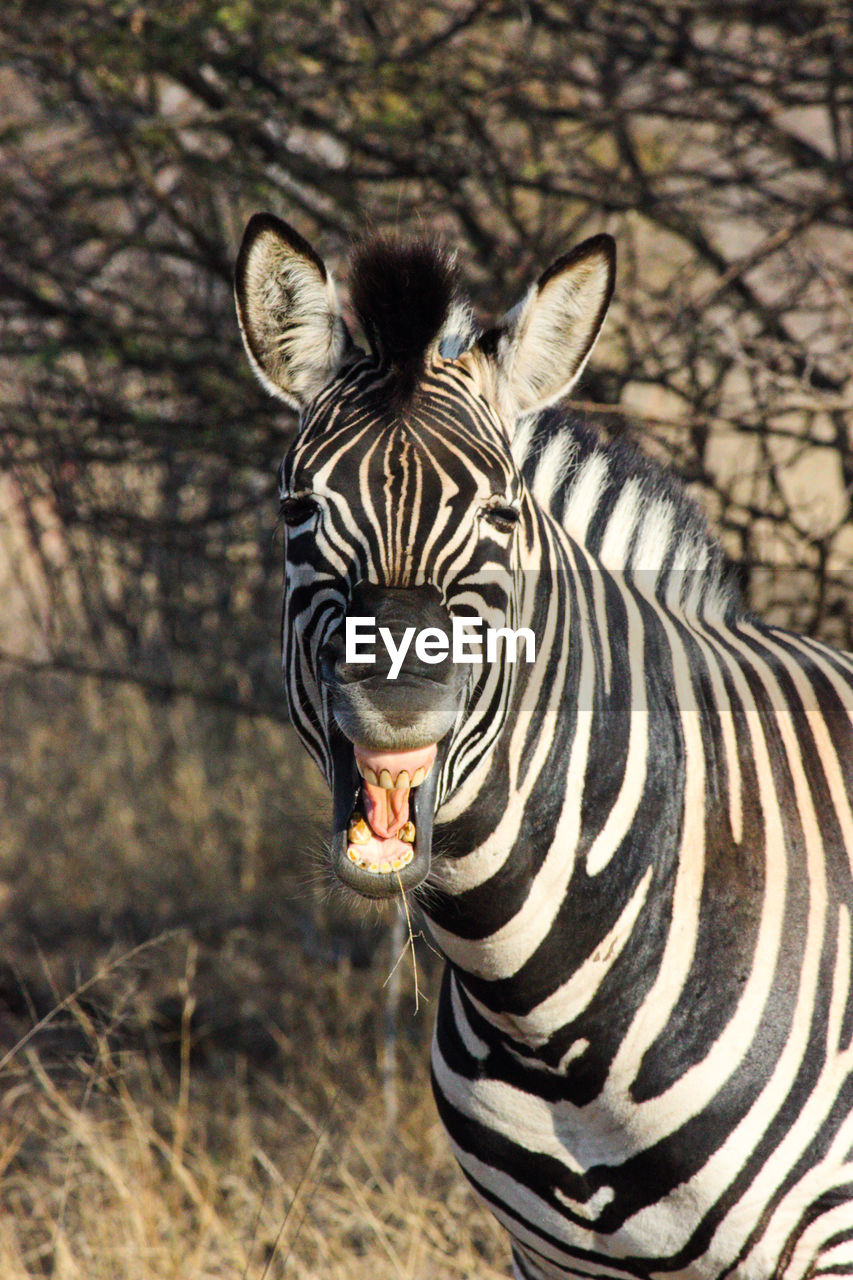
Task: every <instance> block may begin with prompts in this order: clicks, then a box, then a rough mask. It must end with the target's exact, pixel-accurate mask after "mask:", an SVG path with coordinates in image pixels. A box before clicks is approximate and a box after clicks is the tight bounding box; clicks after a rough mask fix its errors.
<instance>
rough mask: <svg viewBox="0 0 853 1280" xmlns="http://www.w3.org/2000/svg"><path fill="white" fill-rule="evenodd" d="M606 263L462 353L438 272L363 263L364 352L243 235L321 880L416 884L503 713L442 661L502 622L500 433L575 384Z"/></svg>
mask: <svg viewBox="0 0 853 1280" xmlns="http://www.w3.org/2000/svg"><path fill="white" fill-rule="evenodd" d="M614 261H615V254H614V247H613V241H612V239H611V238H610V237H609V236H596V237H595V238H594V239H592V240H589V241H586V242H585V243H584V244H582V245H580V246H579V247H578V248H577V249H575V250H574V251H573V252H572V253H570V254H567V255H566V256H564V257H562V258H560V259H559V260H558V261H557V262H555V263H554V264H553V266H552V267H550V268H549V269H548V270H547V271H546V272H545V273H544V275H542V276H541V278H540V279H539V280H538V282H537V283H536V284H535V285H533V286H532V288H531V289H530V290H529V292H528V293H527V294H526V296H525V297H524V298H523V299H522V301H521V302H520V303H519V304H518V306H517V307H515V308H514V309H513V310H512V311H510V312H509V313H508V314H507V315H506V316H505V317H504V319H503V320H502V321H501V322H500V323H499V324H498V325H497V326H496V327H494V328H492V329H490V330H488V331H487V332H485V333H479V332H478V330H477V329H476V327H475V324H474V322H473V317H472V312H471V308H470V306H469V305H468V304H467V303H466V302H464V301H463V300H461V299H460V297H459V295H458V293H457V283H456V274H455V268H454V264H453V260H452V259H451V258H450V257H449V256H448V255H447V254H446V253H445V252H443V251H442V250H441V249H439V248H437V247H436V246H434V245H432V244H430V243H427V242H423V241H417V242H413V243H399V242H397V241H393V240H379V241H376V242H372V243H368V244H367V245H366V246H365V247H364V248H362V250H361V251H360V252H359V253H358V255H357V257H356V260H355V262H354V265H353V268H352V273H351V287H350V293H351V299H352V306H353V310H354V313H355V316H356V317H357V319H358V322H359V324H360V327H361V329H362V330H363V332H364V335H365V337H366V339H367V350H364V349H362V348H361V347H359V346H358V345H356V343H355V342H354V341H353V339H352V337H351V336H350V332H349V329H348V327H347V324H346V322H345V320H344V317H343V314H342V311H341V308H340V306H339V303H338V300H337V295H336V291H335V287H334V283H333V281H332V278H331V275H330V274H329V272H328V270H327V269H326V266H325V265H324V263H323V261H322V259H321V258H320V257H319V256H318V255H317V253H316V252H315V251H314V250H313V249H312V248H311V246H310V245H309V244H307V243H306V241H305V240H303V239H302V237H301V236H300V235H298V234H297V233H296V232H295V231H294V230H293V229H292V228H291V227H289V226H288V225H287V224H285V223H283V222H281V221H280V220H279V219H277V218H275V217H273V216H272V215H270V214H257V215H255V217H253V218H252V219H251V221H250V223H249V225H248V227H247V229H246V233H245V236H244V238H243V243H242V246H241V248H240V253H239V256H238V260H237V268H236V297H237V311H238V316H239V320H240V326H241V330H242V334H243V339H244V342H245V346H246V350H247V352H248V355H249V359H250V362H251V364H252V366H253V368H254V370H255V372H256V373H257V375H258V377H259V378H260V380H261V382H262V383H263V384H264V386H265V387H266V388H267V389H268V390H269V391H270V392H272V394H273V395H275V396H278V397H279V398H281V399H284V400H285V401H286V402H287V403H288V404H290V405H291V406H292V407H294V408H296V409H297V410H298V412H299V415H300V421H299V430H298V434H297V438H296V440H295V443H294V444H293V446H292V448H291V449H290V451H289V453H288V454H287V457H286V458H285V460H284V463H283V465H282V471H281V514H282V520H283V523H284V528H285V591H284V607H283V626H282V641H283V667H284V676H285V688H286V693H287V699H288V705H289V709H290V713H291V716H292V719H293V723H294V725H295V727H296V729H297V732H298V733H299V735H300V737H301V739H302V741H303V743H304V744H305V746H306V747H307V748H308V750H309V751H310V752H311V754H312V755H313V756H314V758H315V760H316V761H317V763H318V764H319V766H320V768H321V769H322V770H323V772H324V774H325V776H326V779H327V781H328V783H329V786H330V788H331V791H332V795H333V801H334V803H333V833H332V841H331V857H332V864H333V869H334V871H335V873H336V874H337V876H338V877H339V878H340V880H341V881H343V882H344V883H345V884H347V885H349V886H350V887H352V888H354V889H355V890H357V891H358V892H359V893H361V894H363V895H365V896H367V897H372V898H384V897H390V896H392V895H393V894H395V893H397V892H398V891H402V890H406V889H409V888H413V887H415V886H416V885H418V884H420V883H421V882H422V881H423V880H424V879H425V877H426V876H427V875H428V873H429V868H430V856H431V842H432V829H433V818H434V815H435V813H436V811H437V810H439V809H440V808H441V806H442V805H443V804H445V803H446V801H447V800H448V799H449V798H450V796H451V795H455V794H457V793H458V792H459V789H460V787H461V786H462V785H463V783H464V781H465V779H466V777H467V776H469V775H470V774H471V773H472V772H473V771H474V770H475V769H476V767H477V766H478V764H479V763H480V762H481V761H483V760H484V758H485V757H486V756H487V755H488V753H489V752H490V751H491V750H492V749H493V748H494V746H495V743H496V741H497V739H498V738H499V736H500V732H501V728H502V726H503V725H504V723H505V722H506V720H507V717H508V715H510V714H511V706H512V698H513V688H514V683H516V682H517V680H518V679H519V677H518V676H517V674H516V673H517V667H512V666H510V665H509V664H507V663H506V662H503V661H500V659H499V657H497V656H496V652H497V651H494V652H493V654H492V661H488V660H485V661H480V662H471V661H467V662H462V661H454V656H456V657H457V658H458V657H459V656H460V654H461V653H462V652H463V651H464V653H465V654H466V656H470V655H471V654H473V653H474V652H476V646H475V645H474V644H473V643H472V641H473V638H474V637H475V636H476V634H477V633H476V632H475V631H474V629H473V624H470V620H472V619H478V620H480V622H481V623H485V625H486V626H487V627H488V628H491V629H492V630H493V631H497V630H499V629H500V628H512V627H514V626H515V625H516V624H517V618H518V608H519V596H520V583H521V577H522V568H523V565H524V556H525V546H526V545H528V544H529V542H530V539H531V537H532V534H533V531H534V529H535V527H536V524H537V520H538V519H539V518H540V516H539V514H538V513H537V511H536V508H535V505H534V504H533V502H532V499H531V498H530V496H529V494H528V493H527V491H526V490H525V487H524V484H523V481H522V478H521V475H520V472H519V469H518V467H517V465H516V463H515V461H514V459H513V454H512V449H511V444H512V438H513V434H514V432H515V430H516V427H517V424H518V422H519V420H520V419H522V418H526V417H529V415H531V414H532V413H535V412H536V411H538V410H539V409H541V408H543V407H545V406H546V405H548V404H551V403H553V402H554V401H556V400H558V399H559V398H560V397H561V396H562V395H564V394H565V392H566V391H567V390H568V388H569V387H570V386H571V385H572V383H573V382H574V381H575V379H576V378H577V377H578V375H579V373H580V371H581V369H582V368H583V366H584V364H585V362H586V360H587V357H588V356H589V353H590V351H591V349H592V347H593V344H594V342H595V339H596V337H597V336H598V332H599V329H600V327H601V324H602V321H603V319H604V314H605V312H606V309H607V306H608V303H609V300H610V295H611V292H612V287H613V275H614ZM466 619H467V620H469V624H470V625H469V626H468V627H466V626H465V625H464V622H465V620H466ZM365 620H368V621H365ZM479 634H482V632H480V633H479ZM371 636H372V637H373V639H374V640H375V641H376V642H377V643H376V647H375V649H373V650H372V651H370V650H369V645H368V641H369V639H370V637H371ZM356 640H360V642H361V643H360V646H357V645H356V643H355V641H356ZM348 642H350V643H349V644H348ZM454 646H455V648H454ZM392 873H396V874H392Z"/></svg>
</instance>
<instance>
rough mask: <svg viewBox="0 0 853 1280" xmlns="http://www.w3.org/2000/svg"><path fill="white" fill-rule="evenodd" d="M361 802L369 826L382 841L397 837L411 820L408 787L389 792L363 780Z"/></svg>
mask: <svg viewBox="0 0 853 1280" xmlns="http://www.w3.org/2000/svg"><path fill="white" fill-rule="evenodd" d="M361 800H362V805H363V808H364V816H365V818H367V823H368V826H369V827H370V829H371V831H372V832H373V834H374V835H375V836H379V837H380V839H383V840H384V839H386V838H387V837H388V836H395V835H396V834H397V832H398V831H399V830H400V828H401V827H403V826H405V824H406V823H407V822H408V820H409V788H408V787H401V788H400V789H399V790H398V791H388V790H386V788H385V787H378V786H374V785H373V783H371V782H367V781H366V780H362V784H361Z"/></svg>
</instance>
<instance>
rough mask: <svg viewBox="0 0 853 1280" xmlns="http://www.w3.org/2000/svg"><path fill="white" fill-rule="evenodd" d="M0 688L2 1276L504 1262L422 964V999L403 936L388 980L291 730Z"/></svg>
mask: <svg viewBox="0 0 853 1280" xmlns="http://www.w3.org/2000/svg"><path fill="white" fill-rule="evenodd" d="M4 692H5V696H4V697H3V699H2V700H1V701H0V742H2V749H0V786H2V788H3V796H2V800H3V808H2V819H0V883H2V885H3V891H2V897H0V1277H2V1280H36V1277H44V1276H50V1277H54V1278H55V1280H172V1278H173V1277H174V1278H175V1280H178V1277H180V1280H208V1278H212V1277H217V1278H218V1280H219V1278H224V1277H228V1278H229V1280H231V1278H233V1280H272V1278H273V1277H285V1276H286V1277H305V1278H308V1277H311V1278H312V1280H313V1278H314V1277H341V1278H345V1280H362V1278H364V1280H368V1278H369V1280H386V1278H387V1280H392V1278H393V1280H426V1277H429V1278H430V1280H451V1278H454V1280H456V1278H459V1280H461V1278H462V1277H483V1280H491V1278H493V1277H498V1276H502V1277H505V1276H506V1275H507V1273H508V1267H509V1263H508V1250H507V1247H506V1244H505V1241H504V1239H503V1238H502V1235H501V1233H500V1231H499V1229H498V1228H497V1226H496V1225H495V1224H494V1222H493V1221H492V1219H491V1218H490V1217H489V1215H488V1214H487V1213H486V1212H485V1211H484V1210H482V1209H481V1208H479V1207H478V1206H477V1205H476V1203H475V1201H474V1199H473V1197H472V1195H471V1193H470V1192H469V1190H468V1189H467V1187H466V1186H465V1184H464V1182H463V1180H462V1178H461V1176H460V1175H459V1173H458V1171H457V1169H456V1166H455V1164H454V1162H453V1160H452V1157H451V1156H450V1154H449V1151H448V1148H447V1145H446V1142H445V1139H444V1136H443V1133H442V1131H441V1128H440V1125H439V1123H438V1120H437V1117H436V1114H435V1110H434V1106H433V1103H432V1098H431V1094H430V1089H429V1081H428V1070H427V1057H428V1041H429V1035H430V1027H431V1021H432V1002H433V999H434V994H435V988H436V982H437V978H438V966H437V964H436V963H435V961H434V958H433V957H432V956H431V954H430V953H429V951H428V950H426V949H425V948H424V947H423V946H422V944H420V943H419V944H418V946H419V956H418V966H419V986H420V998H419V1009H418V1012H417V1013H415V1000H414V982H413V975H412V972H411V966H410V955H407V956H406V957H404V959H403V961H402V962H401V963H400V965H399V967H398V968H397V969H396V971H395V972H394V977H393V978H392V979H391V981H390V982H389V983H388V984H387V986H386V985H383V984H385V982H386V979H387V978H388V976H389V975H390V974H391V972H392V969H393V968H394V964H395V961H396V960H397V958H398V955H397V952H398V949H399V946H400V941H401V939H400V936H399V930H394V931H392V932H391V933H390V934H389V933H387V932H385V931H384V926H382V925H381V923H380V922H378V921H371V920H370V919H368V920H367V921H366V922H364V923H362V924H360V925H359V924H358V923H356V922H353V921H352V920H351V919H350V918H349V916H348V915H347V914H346V912H345V911H344V909H343V907H339V906H338V905H337V904H336V903H335V901H334V899H330V898H329V886H328V883H327V881H326V879H325V878H324V876H323V875H322V873H321V872H320V870H319V869H318V866H317V863H316V857H315V854H316V852H317V850H318V849H319V847H320V843H321V837H320V834H319V830H320V828H319V825H318V816H317V812H316V803H317V799H316V798H317V796H319V794H320V789H319V788H316V787H315V784H314V782H313V781H312V779H311V775H310V772H309V771H308V770H307V768H306V766H305V765H304V763H303V760H302V757H301V756H300V755H297V754H296V752H295V751H294V748H293V743H292V739H291V738H290V737H289V735H288V733H287V732H286V731H285V730H283V729H281V728H280V727H278V726H270V725H242V726H235V725H233V724H232V725H226V724H223V723H221V722H218V721H217V719H216V716H211V714H209V713H208V712H205V711H199V710H198V708H193V707H192V705H191V704H175V705H171V706H157V705H153V704H150V703H147V702H146V701H145V700H144V699H141V698H140V697H139V696H138V695H136V694H134V693H132V692H130V691H114V692H113V693H110V694H107V695H105V694H104V693H103V691H98V690H97V689H96V688H95V687H92V686H83V687H79V686H72V685H69V684H66V683H64V682H61V681H57V680H55V679H53V678H51V679H48V680H46V681H44V682H43V683H42V684H41V685H33V684H32V683H27V684H23V683H21V682H19V681H15V680H10V681H7V684H6V687H5V690H4ZM217 714H218V713H217ZM223 744H224V745H223ZM223 751H224V752H225V756H224V758H219V756H220V754H221V753H222V752H223ZM122 814H125V815H126V816H125V817H124V818H123V817H122ZM312 851H313V852H312ZM415 927H416V928H417V924H416V922H415ZM395 935H396V936H395ZM402 940H403V941H404V942H405V940H406V939H405V934H404V935H403V939H402Z"/></svg>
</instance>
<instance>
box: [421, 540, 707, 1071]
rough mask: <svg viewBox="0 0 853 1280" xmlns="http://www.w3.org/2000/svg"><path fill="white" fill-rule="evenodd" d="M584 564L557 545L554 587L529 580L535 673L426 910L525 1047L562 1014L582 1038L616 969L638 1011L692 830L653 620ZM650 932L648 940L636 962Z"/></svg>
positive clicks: (519, 691)
mask: <svg viewBox="0 0 853 1280" xmlns="http://www.w3.org/2000/svg"><path fill="white" fill-rule="evenodd" d="M573 555H574V551H573V549H572V548H571V547H569V546H567V545H566V544H565V541H561V542H557V543H556V544H554V545H552V546H551V547H549V548H548V563H549V565H550V566H551V571H550V576H547V575H545V574H544V573H540V574H538V575H533V574H529V575H528V576H527V578H526V582H525V591H524V600H523V605H522V621H523V622H525V623H527V624H529V625H531V626H532V627H533V629H534V631H535V634H536V635H537V640H538V641H539V642H540V648H539V651H538V653H537V662H536V664H535V665H534V667H533V668H530V669H525V668H524V667H522V668H520V669H519V671H518V673H517V684H516V688H515V691H514V701H513V706H512V709H511V712H510V715H509V716H508V717H507V722H506V726H505V730H504V733H503V735H502V738H501V739H500V742H499V744H498V746H497V748H496V749H495V750H494V752H493V753H492V756H491V758H490V761H489V767H488V771H487V772H486V773H485V774H484V776H483V777H482V779H481V780H480V783H479V787H478V789H477V792H476V794H474V795H473V796H472V797H470V798H469V802H468V805H467V808H466V810H465V812H464V813H461V814H460V815H459V817H458V818H457V819H456V820H455V821H451V822H450V823H449V824H448V826H447V828H446V830H445V831H444V840H445V842H446V843H445V848H448V849H449V850H451V852H450V853H449V854H448V855H447V856H446V857H445V859H444V861H443V863H442V864H441V866H440V867H439V869H438V871H437V874H436V883H437V885H439V886H440V887H441V888H442V889H444V890H445V893H446V895H447V896H446V898H444V899H443V900H442V899H439V900H438V901H437V902H435V903H433V904H431V905H428V906H427V912H428V915H429V916H430V918H431V921H432V925H433V932H434V934H435V937H436V939H437V941H438V943H439V945H440V946H441V947H442V949H443V951H444V952H445V954H446V955H447V956H448V958H449V959H450V960H451V962H452V964H453V966H454V969H455V971H456V972H457V974H458V980H459V981H460V982H461V983H462V984H463V986H464V989H465V991H466V992H467V994H468V996H469V997H470V998H471V1000H472V1001H473V1002H474V1006H475V1007H476V1009H477V1010H478V1013H479V1015H480V1016H484V1017H491V1018H492V1019H493V1020H494V1023H495V1025H496V1026H498V1027H499V1029H500V1030H501V1031H502V1033H503V1034H504V1035H505V1036H506V1037H507V1038H508V1039H511V1040H512V1041H513V1042H514V1043H516V1045H517V1046H522V1047H523V1048H524V1049H526V1050H529V1049H531V1048H537V1046H538V1045H539V1043H540V1040H541V1037H542V1036H543V1035H544V1034H545V1031H544V1028H545V1027H549V1028H552V1027H553V1013H554V1006H555V1002H556V1003H558V1004H561V1014H560V1025H561V1026H567V1025H569V1024H570V1023H571V1022H572V1021H573V1016H574V1013H573V1011H574V1012H576V1013H577V1014H578V1016H579V1015H580V1013H581V1012H582V1011H583V1010H584V1009H585V1008H586V1007H587V1006H588V1004H589V1003H590V1002H591V1001H594V999H595V998H596V993H597V992H599V991H600V989H601V987H602V984H606V982H607V980H608V975H609V974H610V973H611V969H612V967H613V966H614V965H616V964H620V968H621V971H622V972H621V979H620V981H621V996H620V997H619V998H620V999H624V1000H629V1001H630V999H631V995H630V992H631V990H632V987H634V986H636V985H637V984H640V983H641V982H642V974H643V972H644V971H645V969H646V967H647V966H648V964H649V963H650V956H649V954H648V949H649V948H654V947H655V946H657V945H660V944H659V942H656V941H655V940H656V939H658V940H660V939H661V938H662V937H663V936H664V931H663V930H661V929H660V928H659V927H658V924H657V923H656V922H657V921H659V919H660V918H661V915H662V913H663V912H664V911H665V908H666V904H667V903H668V902H669V901H670V899H671V893H672V881H673V877H674V867H675V865H676V862H677V854H678V846H679V839H680V833H681V830H682V826H683V814H684V803H685V778H684V769H683V765H682V764H681V761H682V759H683V739H682V726H681V722H680V717H679V715H678V713H677V712H676V710H675V705H676V704H675V702H674V699H672V698H671V697H669V696H667V691H666V687H665V679H666V677H664V678H663V681H662V684H661V686H660V687H658V685H657V684H654V683H652V684H650V683H649V681H648V678H647V673H646V671H645V670H644V658H645V647H646V643H647V641H646V638H645V637H646V631H647V628H648V627H649V626H650V625H651V620H650V619H649V618H645V617H644V615H643V609H642V606H641V605H640V604H638V603H637V602H636V600H635V599H634V597H633V596H632V594H631V592H630V591H627V589H626V588H625V587H624V584H623V583H620V581H619V579H618V578H613V579H612V580H611V579H610V578H609V576H608V575H604V574H594V573H592V572H591V571H590V566H589V564H588V562H587V560H586V559H585V558H584V557H583V556H582V555H580V556H579V558H578V559H577V560H576V561H575V562H573V561H572V556H573ZM555 569H556V576H554V570H555ZM605 618H606V619H607V620H608V622H609V623H610V628H609V629H608V630H607V631H605V628H604V620H605ZM614 623H615V624H616V625H615V626H614V625H613V624H614ZM606 634H607V635H609V637H610V639H609V643H608V644H607V645H606V644H605V642H604V636H605V635H606ZM652 711H653V712H654V715H655V721H656V723H655V732H654V737H653V742H652V736H651V735H650V734H649V717H650V714H651V713H652ZM641 918H642V920H641ZM638 925H639V926H640V927H641V928H642V932H643V934H644V938H645V942H644V945H643V947H639V948H634V949H632V952H631V958H630V959H628V958H627V957H623V947H624V944H625V942H626V941H627V939H628V937H629V935H630V934H631V932H632V930H634V929H635V928H637V927H638ZM620 957H622V960H621V962H620ZM556 974H560V975H561V980H560V981H559V983H555V975H556ZM567 975H568V976H567ZM564 1015H565V1016H564ZM572 1043H574V1042H573V1041H572V1042H571V1043H567V1044H566V1045H565V1046H563V1047H562V1048H561V1049H560V1054H559V1055H558V1058H557V1060H556V1064H558V1063H559V1060H560V1058H561V1057H562V1056H564V1055H565V1054H566V1053H569V1052H570V1050H571V1044H572Z"/></svg>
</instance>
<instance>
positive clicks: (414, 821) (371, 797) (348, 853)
mask: <svg viewBox="0 0 853 1280" xmlns="http://www.w3.org/2000/svg"><path fill="white" fill-rule="evenodd" d="M341 746H342V747H343V744H341ZM346 747H347V748H349V750H348V751H346V754H347V755H348V756H349V760H348V761H347V762H346V763H345V761H344V759H343V758H342V757H343V755H344V751H345V750H346V748H344V749H343V750H340V751H339V752H337V753H336V757H337V758H336V770H335V773H336V778H335V793H336V794H335V800H336V803H335V810H336V821H335V833H334V838H333V849H332V852H333V858H334V862H335V871H336V872H337V874H338V876H339V877H340V879H341V880H343V881H344V883H345V884H348V885H350V886H351V887H352V888H354V889H356V890H357V891H358V892H359V893H361V894H364V895H365V896H367V897H371V898H385V897H390V896H392V895H393V894H395V893H398V892H399V891H400V890H401V889H403V890H407V889H410V888H414V887H415V886H416V885H417V884H420V882H421V881H422V880H423V879H424V878H425V876H426V875H427V873H428V871H429V866H430V847H431V843H432V824H433V811H434V808H435V798H436V789H437V778H438V768H437V767H433V766H434V765H435V761H436V754H437V745H436V744H435V743H432V744H430V745H429V746H426V747H416V748H413V749H409V750H403V751H378V750H375V749H372V748H368V747H363V746H360V745H356V746H355V747H353V746H352V744H349V743H347V744H346ZM347 765H349V780H347V778H346V776H344V777H341V776H340V775H341V774H342V773H344V772H345V770H346V768H347ZM353 774H354V775H355V776H353ZM344 813H346V819H345V821H343V822H342V821H341V818H343V816H344Z"/></svg>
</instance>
